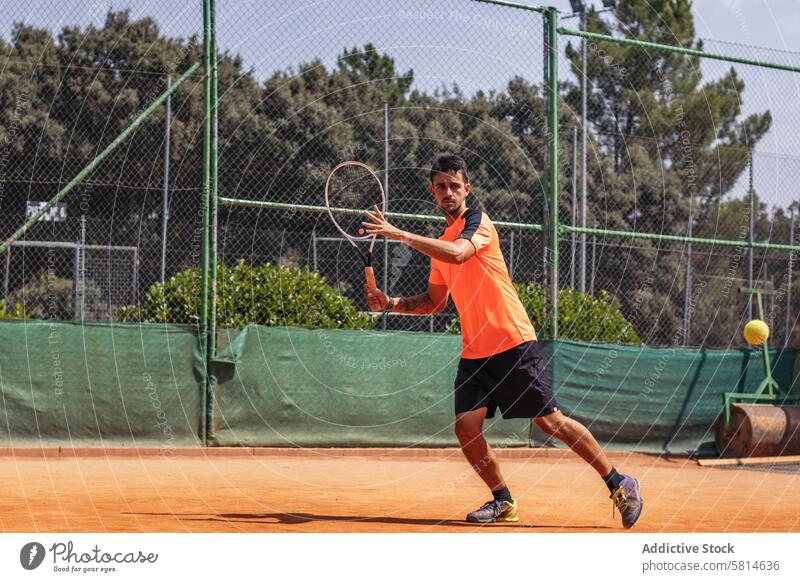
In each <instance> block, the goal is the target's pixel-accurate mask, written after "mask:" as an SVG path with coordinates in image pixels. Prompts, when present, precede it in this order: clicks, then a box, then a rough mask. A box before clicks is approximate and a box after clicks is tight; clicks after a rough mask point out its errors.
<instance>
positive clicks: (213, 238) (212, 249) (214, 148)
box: [208, 0, 219, 426]
mask: <svg viewBox="0 0 800 582" xmlns="http://www.w3.org/2000/svg"><path fill="white" fill-rule="evenodd" d="M210 2H211V192H210V193H209V202H210V205H211V208H210V214H211V216H210V224H209V240H210V244H209V249H208V254H209V257H208V272H209V283H210V285H209V291H208V292H209V299H208V305H209V313H208V339H209V342H208V358H209V360H208V365H209V368H210V366H211V358H213V357H214V356H215V355H216V353H217V215H218V208H219V206H218V203H217V195H218V191H219V139H218V133H219V82H218V72H219V70H218V64H217V62H218V60H219V55H218V53H217V24H216V19H217V6H216V0H210ZM208 378H209V381H210V380H211V375H210V374H208ZM209 402H210V400H209ZM209 421H210V417H209ZM209 426H210V422H209Z"/></svg>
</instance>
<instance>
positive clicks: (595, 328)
mask: <svg viewBox="0 0 800 582" xmlns="http://www.w3.org/2000/svg"><path fill="white" fill-rule="evenodd" d="M515 287H516V289H517V293H518V294H519V298H520V300H521V301H522V305H523V306H524V307H525V311H527V312H528V316H529V317H530V318H531V322H532V323H533V326H534V327H535V328H536V329H537V330H540V329H541V328H542V316H543V314H544V313H545V301H544V296H545V294H544V289H543V288H542V286H541V285H539V284H538V283H518V284H517V285H515ZM558 330H559V337H560V338H561V339H572V340H580V341H592V342H604V343H624V344H637V345H638V344H641V343H642V340H641V338H639V336H638V334H637V333H636V330H634V329H633V325H631V323H630V322H629V321H627V320H626V319H625V318H624V317H623V316H622V313H621V312H620V310H619V308H618V307H616V306H615V305H614V304H613V303H612V302H611V298H610V297H609V295H608V293H607V292H606V291H600V296H599V297H598V298H596V299H595V298H594V297H592V296H591V295H588V294H586V293H581V292H580V291H575V290H574V289H562V290H561V291H560V292H559V294H558ZM447 331H448V332H450V333H458V332H459V318H458V317H456V318H455V319H453V321H452V322H450V325H449V326H448V328H447Z"/></svg>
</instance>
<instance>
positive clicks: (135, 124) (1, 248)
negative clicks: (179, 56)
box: [0, 63, 200, 253]
mask: <svg viewBox="0 0 800 582" xmlns="http://www.w3.org/2000/svg"><path fill="white" fill-rule="evenodd" d="M199 66H200V63H195V64H194V65H192V66H191V67H189V70H188V71H186V72H185V73H184V74H183V75H181V77H180V79H178V80H177V81H176V82H175V84H174V85H173V86H172V88H171V89H170V90H169V91H167V92H165V93H162V94H161V95H160V96H159V97H158V99H156V100H155V101H153V103H151V104H150V106H149V107H148V108H147V109H145V110H144V111H142V112H141V113H140V114H139V116H138V117H137V118H136V119H134V120H133V121H132V122H131V124H130V125H129V126H128V127H126V128H125V129H124V130H122V132H121V133H120V134H119V135H118V136H117V137H115V138H114V141H112V142H111V143H110V144H108V146H106V149H104V150H103V151H102V152H100V153H99V154H98V155H97V157H96V158H94V159H93V160H92V161H91V162H89V163H88V164H86V166H84V167H83V169H82V170H81V171H80V172H78V175H77V176H75V177H74V178H73V179H72V180H70V181H69V182H68V183H67V185H66V186H64V187H63V188H62V189H61V190H59V191H58V193H57V194H56V195H55V196H53V197H52V198H51V199H50V200H48V201H47V204H43V205H42V206H41V208H39V210H37V211H36V212H35V213H34V214H33V215H31V217H30V218H29V219H28V220H27V221H26V222H25V224H23V225H22V226H21V227H20V228H19V229H18V230H17V231H16V232H15V233H14V234H12V235H11V236H10V237H9V238H8V239H6V241H5V242H4V243H3V244H1V245H0V253H4V252H5V251H6V248H7V247H8V245H10V244H12V243H13V242H14V241H16V240H19V238H20V237H22V235H24V234H25V233H26V232H27V231H28V229H29V228H31V227H32V226H33V225H34V224H36V223H37V222H38V221H39V219H40V218H41V217H42V216H44V214H45V213H46V212H47V211H48V210H50V209H51V208H52V207H53V206H55V205H56V204H57V203H58V202H60V201H61V199H62V198H64V196H66V195H67V194H68V193H69V192H70V191H71V190H72V189H73V188H74V187H75V186H77V185H78V184H80V183H81V181H83V179H84V178H85V177H86V176H88V175H89V174H91V173H92V172H93V171H94V170H95V169H96V168H97V167H98V166H99V165H100V164H102V163H103V161H104V160H105V159H106V158H107V157H108V156H109V155H110V154H111V152H113V151H114V150H115V149H117V148H118V147H119V145H120V144H121V143H122V142H124V141H125V140H126V139H127V138H128V137H130V135H131V134H132V133H133V132H135V131H136V130H137V129H138V128H139V126H140V125H142V123H144V121H145V120H146V119H147V118H148V117H150V116H151V115H152V114H153V112H154V111H155V110H156V109H158V108H159V107H160V106H161V104H162V103H164V101H165V100H166V99H167V97H169V96H170V95H171V94H172V93H174V92H175V90H176V89H177V88H178V87H179V86H180V85H181V84H183V82H184V81H186V79H188V78H189V77H191V76H192V73H194V72H195V71H196V70H197V68H198V67H199Z"/></svg>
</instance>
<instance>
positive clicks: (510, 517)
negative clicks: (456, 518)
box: [467, 499, 519, 523]
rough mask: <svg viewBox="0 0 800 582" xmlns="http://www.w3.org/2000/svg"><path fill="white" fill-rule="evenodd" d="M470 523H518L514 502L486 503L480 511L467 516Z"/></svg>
mask: <svg viewBox="0 0 800 582" xmlns="http://www.w3.org/2000/svg"><path fill="white" fill-rule="evenodd" d="M467 521H469V522H472V523H494V522H496V521H519V516H518V515H517V502H516V501H495V500H494V499H492V500H491V501H487V502H486V503H484V504H483V505H482V506H481V507H480V509H476V510H475V511H473V512H471V513H468V514H467Z"/></svg>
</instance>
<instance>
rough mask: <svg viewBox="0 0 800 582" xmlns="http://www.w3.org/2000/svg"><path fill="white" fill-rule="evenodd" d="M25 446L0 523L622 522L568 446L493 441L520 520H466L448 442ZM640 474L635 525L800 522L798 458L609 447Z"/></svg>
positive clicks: (359, 528) (456, 458) (368, 527)
mask: <svg viewBox="0 0 800 582" xmlns="http://www.w3.org/2000/svg"><path fill="white" fill-rule="evenodd" d="M171 453H172V456H170V457H165V456H164V455H163V454H160V452H159V451H157V450H137V449H105V450H104V449H71V450H68V449H58V448H52V449H25V450H20V449H17V450H16V451H14V452H12V451H10V450H6V451H4V452H3V453H2V455H1V456H0V479H2V483H3V489H4V494H3V498H2V502H0V531H3V532H23V531H24V532H469V531H483V532H498V533H499V532H540V531H541V532H608V533H614V532H623V531H624V530H623V529H622V527H621V525H620V521H619V516H616V517H614V518H613V519H612V515H611V502H610V501H609V499H608V496H607V493H606V490H605V488H604V487H603V484H602V482H601V481H600V480H599V478H598V477H597V475H595V474H594V473H593V471H592V470H591V469H590V468H588V467H587V466H586V465H585V464H584V463H583V462H582V461H580V460H579V459H578V458H577V457H575V456H574V455H572V454H571V453H569V452H564V451H558V450H550V449H545V450H541V449H533V450H531V449H525V450H512V449H509V450H504V451H501V452H500V456H501V459H502V463H503V467H504V472H505V475H506V478H507V480H508V482H509V485H510V487H511V490H512V492H513V493H514V495H515V497H516V498H517V499H518V501H519V504H520V515H521V521H520V522H519V523H516V524H495V525H491V526H475V525H471V524H467V523H466V522H465V521H464V516H465V514H466V513H467V511H469V510H472V509H475V508H476V507H478V506H479V505H481V504H482V503H483V502H484V501H485V500H486V497H487V494H486V491H485V488H484V486H483V485H482V483H481V482H480V481H479V479H478V477H477V476H476V475H474V474H473V473H472V470H471V469H470V467H469V466H468V465H467V464H466V462H465V461H464V460H463V458H462V456H461V453H460V452H459V451H458V450H453V449H437V450H422V449H416V450H408V449H405V450H391V449H358V450H341V449H340V450H331V449H243V448H240V449H216V450H184V451H172V452H171ZM612 462H613V463H614V464H615V465H616V466H617V467H619V468H620V469H621V470H622V471H625V472H628V473H631V474H633V475H635V476H637V477H638V478H639V479H640V480H641V482H642V493H643V496H644V502H645V505H644V512H643V514H642V517H641V519H640V521H639V523H638V524H637V526H636V528H635V530H634V531H637V532H797V531H800V494H798V491H800V472H796V471H793V470H792V469H789V470H788V471H786V472H783V471H755V470H742V469H736V470H723V469H719V468H707V467H699V466H697V464H696V462H695V461H694V460H690V459H686V458H665V457H658V456H651V455H643V454H622V453H614V454H612Z"/></svg>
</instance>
